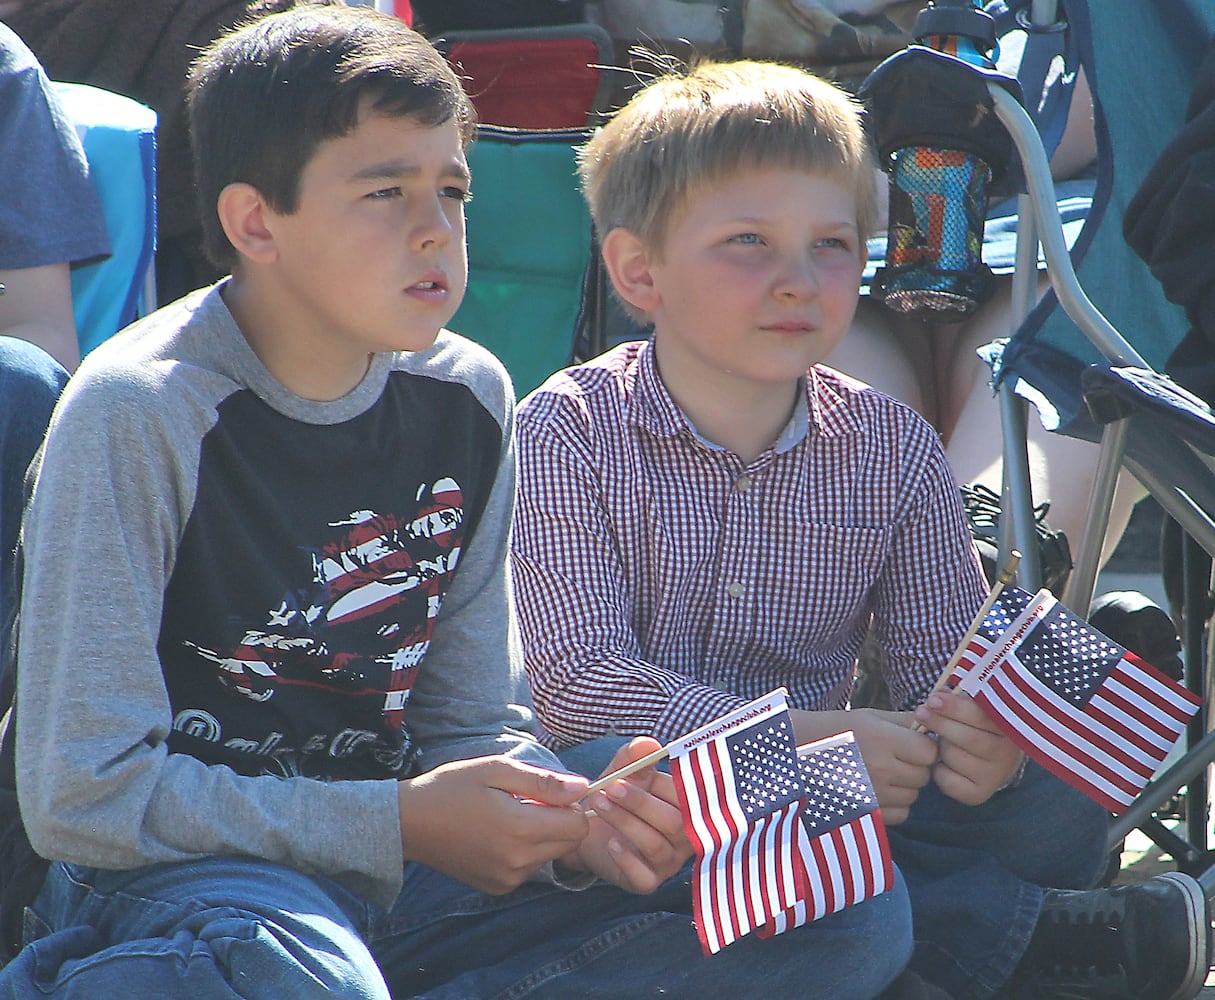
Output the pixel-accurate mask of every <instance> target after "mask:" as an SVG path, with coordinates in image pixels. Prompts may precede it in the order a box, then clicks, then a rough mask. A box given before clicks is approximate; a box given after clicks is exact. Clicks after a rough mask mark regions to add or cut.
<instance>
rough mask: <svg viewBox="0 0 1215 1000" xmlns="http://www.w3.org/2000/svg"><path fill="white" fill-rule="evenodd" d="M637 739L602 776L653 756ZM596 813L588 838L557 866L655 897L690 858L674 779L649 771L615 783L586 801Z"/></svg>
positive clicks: (649, 742)
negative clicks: (648, 893) (654, 893)
mask: <svg viewBox="0 0 1215 1000" xmlns="http://www.w3.org/2000/svg"><path fill="white" fill-rule="evenodd" d="M658 747H659V743H658V741H657V740H653V739H650V738H649V737H648V736H639V737H637V738H636V739H634V740H631V741H630V742H629V743H628V744H627V745H626V746H623V747H621V748H620V750H619V751H617V753H616V756H615V757H613V758H612V762H611V764H609V765H608V768H607V770H606V771H604V772H603V773H604V774H610V773H611V772H612V771H615V770H616V769H617V768H621V767H624V766H625V765H626V764H629V763H632V762H633V761H635V760H640V759H641V758H642V757H644V756H645V755H646V754H648V753H650V752H652V751H654V750H657V749H658ZM586 805H587V807H588V808H590V809H593V810H594V811H595V814H596V815H595V818H593V819H592V820H591V832H590V834H589V835H588V836H587V838H586V839H585V840H584V841H583V842H582V843H581V844H580V845H579V846H578V848H577V849H576V850H574V851H572V852H570V854H568V855H566V856H565V857H563V858H562V859H561V861H562V862H563V863H564V864H566V865H568V866H569V867H571V868H574V869H578V870H581V869H586V870H589V871H592V872H594V873H595V874H596V875H598V876H599V877H600V878H602V879H604V880H606V881H608V882H611V883H612V884H613V885H618V886H620V887H621V888H622V889H627V890H628V891H629V892H637V893H647V892H653V891H654V890H655V889H657V888H658V886H660V885H661V884H662V883H663V882H665V881H666V880H667V879H668V878H670V877H671V876H672V875H674V874H675V873H676V872H677V871H679V869H680V868H682V867H683V863H684V862H685V861H686V860H687V859H688V858H689V857H690V856H691V854H692V845H691V844H690V843H689V842H688V837H687V834H686V832H685V831H684V825H683V815H682V814H681V812H680V810H679V799H678V796H677V794H676V792H675V782H674V779H673V778H672V777H671V776H670V775H669V774H664V773H663V772H661V771H658V770H657V769H655V768H653V767H647V768H644V769H643V770H641V771H638V772H637V773H636V774H631V775H629V776H628V777H627V778H619V779H617V780H616V781H613V782H612V783H611V784H610V785H608V786H607V787H606V788H604V789H603V790H602V791H600V792H596V793H595V794H594V795H592V796H591V797H590V798H589V799H587V801H586Z"/></svg>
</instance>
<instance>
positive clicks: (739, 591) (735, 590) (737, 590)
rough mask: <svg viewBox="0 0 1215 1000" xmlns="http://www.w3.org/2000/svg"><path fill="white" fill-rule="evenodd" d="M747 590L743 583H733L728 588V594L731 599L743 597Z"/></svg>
mask: <svg viewBox="0 0 1215 1000" xmlns="http://www.w3.org/2000/svg"><path fill="white" fill-rule="evenodd" d="M746 589H747V588H746V587H744V586H743V585H742V584H741V583H732V584H730V586H728V587H727V588H726V593H727V594H729V595H730V596H731V597H742V595H743V592H744V591H745V590H746Z"/></svg>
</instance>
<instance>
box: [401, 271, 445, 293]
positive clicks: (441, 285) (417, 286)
mask: <svg viewBox="0 0 1215 1000" xmlns="http://www.w3.org/2000/svg"><path fill="white" fill-rule="evenodd" d="M407 291H411V292H445V291H447V278H446V277H445V276H444V275H442V274H430V275H427V276H426V277H425V278H423V279H422V280H421V281H416V282H414V283H413V284H412V285H410V286H409V288H408V289H407Z"/></svg>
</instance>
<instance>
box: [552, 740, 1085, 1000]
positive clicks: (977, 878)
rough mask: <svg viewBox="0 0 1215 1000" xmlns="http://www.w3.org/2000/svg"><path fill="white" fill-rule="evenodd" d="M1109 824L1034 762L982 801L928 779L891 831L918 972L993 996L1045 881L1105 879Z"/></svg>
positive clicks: (967, 992) (613, 744) (955, 988)
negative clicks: (972, 802) (962, 797)
mask: <svg viewBox="0 0 1215 1000" xmlns="http://www.w3.org/2000/svg"><path fill="white" fill-rule="evenodd" d="M623 742H625V741H624V740H622V739H620V738H617V737H604V738H603V739H599V740H591V741H589V742H587V743H584V744H581V745H580V746H576V747H571V748H570V749H568V750H563V751H562V752H561V757H562V760H564V761H565V763H566V765H567V766H569V767H571V768H572V769H573V770H576V771H579V772H581V773H583V774H588V775H589V774H597V773H598V772H599V770H601V769H602V768H603V767H605V766H606V765H607V763H608V761H609V760H610V759H611V756H612V753H613V752H614V751H615V750H616V749H617V748H618V747H619V746H620V745H621V744H622V743H623ZM1108 826H1109V814H1108V813H1107V812H1105V810H1104V809H1102V808H1101V807H1100V806H1098V805H1097V804H1096V803H1095V802H1093V801H1092V800H1091V799H1089V798H1087V797H1086V796H1084V795H1082V794H1081V793H1080V792H1078V791H1076V790H1075V789H1073V788H1071V787H1070V786H1068V785H1066V784H1064V783H1063V782H1062V781H1060V780H1059V779H1057V778H1055V777H1054V776H1053V775H1051V774H1050V773H1049V772H1048V771H1046V770H1044V769H1043V768H1041V767H1039V766H1038V765H1036V764H1033V763H1030V764H1029V765H1028V766H1027V767H1026V769H1025V776H1024V777H1023V778H1022V780H1021V782H1020V783H1019V784H1018V785H1017V786H1016V787H1015V788H1009V789H1006V790H1005V791H1002V792H999V793H997V794H996V795H994V796H993V797H992V798H990V799H989V800H988V801H987V802H985V803H983V804H982V805H980V806H967V805H962V804H961V803H959V802H956V801H954V800H953V799H951V798H949V797H948V796H946V795H944V794H942V793H941V791H940V790H939V789H938V788H937V787H936V786H935V785H931V784H930V785H928V786H927V787H926V788H924V789H923V791H921V793H920V797H919V798H918V799H917V801H916V803H915V805H914V806H912V809H911V815H910V816H909V817H908V819H907V821H906V822H904V823H900V824H899V825H898V826H892V827H889V828H888V830H887V832H888V834H889V837H890V852H891V855H892V856H893V858H894V861H895V863H896V865H897V866H898V868H899V870H900V871H901V872H902V875H903V877H904V879H905V880H906V883H907V891H908V894H909V895H910V898H911V911H912V921H913V928H914V934H915V952H914V955H913V957H912V960H911V966H910V967H911V968H912V970H914V971H915V972H917V973H919V975H921V976H922V977H923V978H924V979H926V980H928V981H929V982H932V983H935V984H936V985H938V986H940V987H941V988H942V989H944V990H945V991H946V992H947V993H949V994H950V996H953V997H957V998H959V1000H985V998H987V997H990V996H991V995H992V994H993V993H995V992H996V991H997V990H998V989H999V988H1000V987H1001V986H1003V985H1004V983H1005V982H1007V980H1008V978H1009V976H1010V975H1011V974H1012V971H1013V969H1014V968H1015V967H1016V965H1017V962H1018V961H1020V959H1021V956H1022V955H1023V954H1024V953H1025V949H1026V948H1027V947H1028V945H1029V939H1030V937H1031V935H1032V934H1033V930H1034V925H1035V924H1036V923H1037V920H1038V913H1039V912H1040V910H1041V908H1042V896H1043V892H1044V891H1045V889H1047V888H1054V889H1085V888H1088V887H1090V886H1092V885H1093V884H1094V883H1095V882H1096V880H1097V878H1098V876H1099V875H1100V874H1101V872H1102V870H1103V869H1104V866H1105V860H1106V855H1105V844H1106V835H1107V831H1108ZM773 995H774V996H776V995H778V994H775V993H774V994H773Z"/></svg>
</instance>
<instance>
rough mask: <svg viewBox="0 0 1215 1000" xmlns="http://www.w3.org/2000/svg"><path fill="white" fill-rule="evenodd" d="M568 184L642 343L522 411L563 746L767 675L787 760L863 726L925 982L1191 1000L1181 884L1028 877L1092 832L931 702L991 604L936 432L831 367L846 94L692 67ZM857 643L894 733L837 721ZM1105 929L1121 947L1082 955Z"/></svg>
mask: <svg viewBox="0 0 1215 1000" xmlns="http://www.w3.org/2000/svg"><path fill="white" fill-rule="evenodd" d="M580 172H581V177H582V182H583V187H584V191H585V194H586V197H587V200H588V202H589V204H590V207H591V212H592V215H593V217H594V220H595V224H596V227H597V230H598V233H599V236H600V240H601V246H602V254H603V261H604V264H605V266H606V268H607V271H608V274H609V275H610V277H611V281H612V285H613V287H614V289H615V291H616V293H617V294H618V296H619V297H620V299H621V301H622V302H623V303H624V304H625V306H626V308H628V309H629V310H630V311H631V312H633V314H634V315H635V316H637V317H639V318H643V319H645V320H647V321H648V322H650V323H652V324H653V327H654V330H653V336H652V338H651V339H650V340H649V341H646V342H637V343H629V344H624V345H621V346H620V347H618V348H616V349H614V350H611V351H609V352H608V353H607V354H605V355H603V356H602V357H600V358H597V359H595V360H593V361H590V362H588V363H587V364H585V365H580V366H578V367H575V368H571V369H567V370H566V371H564V372H562V373H559V374H557V375H555V376H554V377H553V378H551V379H550V380H549V381H548V382H547V383H546V384H545V385H543V386H542V387H541V388H540V389H538V390H537V391H536V392H535V393H534V394H533V395H531V396H530V397H529V398H528V399H527V400H525V401H524V403H523V404H521V406H520V410H519V418H518V428H517V436H518V441H519V451H520V500H519V507H518V511H517V513H516V521H515V527H516V530H515V537H514V542H513V551H514V564H515V571H516V583H517V585H516V592H517V594H518V595H519V604H520V612H521V621H522V625H523V633H524V648H525V657H526V663H527V668H528V672H529V676H530V679H531V684H532V690H533V695H534V698H535V702H536V706H537V710H538V713H539V716H540V719H541V722H542V723H543V725H544V727H545V729H546V731H547V739H548V742H549V743H550V745H553V746H558V747H563V746H568V745H570V744H579V743H583V744H584V746H585V747H596V746H598V747H603V746H607V747H611V746H614V745H615V743H614V742H613V740H612V739H607V740H600V741H599V742H594V741H596V740H597V739H598V738H600V737H604V736H606V735H608V734H610V735H611V736H612V737H614V738H615V740H616V742H618V741H619V739H620V738H621V737H626V736H631V735H635V734H646V735H652V736H654V737H656V738H657V739H659V740H664V741H665V740H668V739H670V738H672V737H674V736H677V735H679V734H680V733H682V732H684V731H687V730H688V729H690V728H692V727H694V726H696V725H699V724H702V723H703V722H705V721H707V720H708V719H711V718H713V717H715V716H716V715H717V714H719V713H720V712H722V711H725V710H727V709H729V708H732V707H734V706H736V705H738V704H741V703H742V702H743V701H745V700H746V699H749V698H751V697H754V696H756V695H758V694H760V693H762V692H765V691H768V690H770V689H772V688H773V687H776V686H777V685H783V686H785V687H787V688H788V690H789V692H790V695H791V703H792V704H793V705H794V706H795V707H796V708H797V709H798V711H795V712H794V713H793V714H794V721H795V726H796V727H797V729H798V736H799V737H800V738H801V739H802V740H810V739H813V738H816V737H820V736H823V735H826V734H829V733H834V732H838V731H840V730H843V729H852V730H854V731H855V732H856V734H857V739H858V741H859V744H860V747H861V749H862V751H863V753H864V755H865V759H866V763H867V765H868V767H869V770H870V772H871V774H872V776H873V778H874V782H875V787H876V790H877V794H878V798H879V801H880V804H881V807H882V813H883V815H884V817H885V819H886V821H887V823H888V824H890V825H891V828H892V844H893V846H894V857H895V860H896V862H897V863H899V865H900V866H901V867H902V869H903V873H904V875H905V877H906V879H907V883H908V887H909V890H910V892H911V898H912V907H913V915H914V918H915V931H916V942H917V944H916V951H915V955H914V957H913V960H912V968H913V969H915V970H916V971H918V972H919V973H920V974H922V975H923V976H924V977H925V978H926V979H928V980H930V981H933V982H935V983H936V984H938V985H940V986H941V987H943V988H944V989H946V990H947V991H948V992H949V993H950V994H951V995H953V996H956V997H959V998H965V1000H975V998H983V997H987V996H991V995H992V994H994V993H995V992H996V991H997V990H1000V989H1003V988H1006V987H1008V988H1010V989H1012V990H1020V991H1022V992H1023V995H1025V996H1032V997H1035V998H1041V997H1049V996H1052V995H1054V994H1053V993H1052V992H1051V991H1052V990H1053V989H1055V988H1056V986H1059V985H1060V984H1062V985H1063V987H1064V988H1066V989H1076V990H1079V991H1080V992H1078V993H1074V994H1073V993H1068V994H1067V995H1068V996H1073V995H1076V996H1098V995H1100V996H1107V995H1111V994H1109V993H1107V992H1102V990H1107V989H1108V981H1107V980H1106V979H1102V978H1101V977H1103V976H1105V975H1106V973H1107V971H1109V970H1112V972H1110V974H1111V975H1113V976H1114V977H1115V978H1116V979H1117V978H1119V977H1120V981H1121V982H1122V983H1123V986H1122V987H1121V988H1122V989H1123V991H1124V992H1123V993H1117V994H1116V995H1119V996H1121V995H1126V996H1128V997H1130V996H1133V997H1138V998H1145V997H1174V996H1183V995H1184V996H1189V995H1192V994H1191V992H1190V991H1191V990H1196V989H1197V987H1198V985H1200V984H1201V981H1202V978H1203V975H1204V974H1205V968H1206V960H1207V945H1206V936H1205V932H1204V931H1203V930H1202V927H1203V926H1204V919H1205V918H1204V903H1203V898H1202V893H1201V889H1200V888H1199V887H1198V885H1197V883H1196V882H1194V880H1192V879H1189V878H1188V877H1186V876H1175V877H1169V878H1167V879H1157V880H1154V881H1153V882H1150V883H1146V884H1142V885H1138V886H1134V887H1123V888H1120V889H1114V890H1102V891H1096V892H1091V893H1090V892H1067V891H1062V890H1058V889H1053V888H1051V889H1046V888H1043V887H1044V886H1067V887H1071V888H1074V889H1081V888H1084V887H1086V886H1088V885H1090V884H1092V882H1093V880H1094V879H1095V877H1096V875H1097V874H1098V871H1099V869H1100V867H1101V862H1102V859H1103V854H1104V842H1105V829H1106V817H1105V816H1104V814H1103V813H1101V811H1100V810H1099V809H1098V808H1097V807H1096V806H1095V805H1093V804H1092V803H1091V802H1088V801H1087V800H1085V799H1083V798H1082V797H1081V796H1080V795H1078V793H1075V792H1073V791H1071V790H1070V789H1068V788H1067V787H1066V786H1064V785H1063V784H1062V783H1061V782H1058V781H1057V780H1055V779H1053V778H1051V777H1050V776H1048V775H1047V774H1046V773H1045V772H1044V771H1041V770H1040V769H1036V768H1034V767H1032V766H1031V767H1029V768H1028V769H1025V767H1024V761H1023V760H1022V758H1021V755H1020V754H1019V753H1018V751H1017V750H1016V748H1015V747H1014V746H1013V744H1012V743H1011V742H1010V741H1009V740H1008V739H1007V738H1005V737H1004V736H1003V735H1002V734H1001V733H1000V732H999V730H998V729H997V728H996V727H995V725H994V724H993V723H991V722H990V721H989V720H988V719H987V718H986V717H985V716H984V714H983V712H982V711H981V710H980V709H979V708H978V707H977V706H976V705H975V704H974V703H973V702H971V701H970V700H969V699H967V698H965V697H964V696H961V695H954V694H949V693H943V694H936V695H933V696H932V697H928V698H927V700H925V699H926V696H927V693H928V691H929V689H930V687H931V686H932V683H933V681H934V680H935V678H936V676H937V675H938V673H939V671H940V670H941V668H942V666H943V665H944V663H945V662H946V661H947V660H948V658H949V656H950V654H951V652H952V650H953V646H954V644H956V642H957V641H958V638H959V637H960V636H961V635H962V633H963V632H964V631H965V629H966V626H967V625H968V624H969V622H970V620H971V618H972V617H973V615H974V613H975V611H976V610H977V608H978V607H979V605H980V604H981V602H982V599H983V594H984V587H983V581H982V577H981V574H980V570H979V567H978V563H977V560H976V557H975V553H974V550H973V547H972V545H971V542H970V538H969V533H968V531H967V527H966V524H965V521H964V517H963V513H962V507H961V503H960V499H959V494H958V489H957V487H956V485H955V483H954V481H953V479H952V477H951V475H950V472H949V468H948V465H947V463H946V460H945V457H944V454H943V451H942V448H941V445H940V442H939V440H938V439H937V436H936V434H935V433H934V432H933V431H932V429H931V428H930V427H929V426H928V424H927V423H925V422H924V421H923V420H922V419H921V418H920V417H919V416H918V415H917V414H915V413H914V412H913V411H912V410H911V409H909V408H908V407H906V406H904V405H902V404H900V403H898V402H897V401H895V400H894V399H892V398H890V397H888V396H885V395H883V394H880V393H878V392H876V391H874V390H872V389H870V388H869V387H867V386H865V385H862V384H860V383H858V382H856V381H855V380H852V379H850V378H848V377H846V376H844V375H842V374H840V373H838V372H836V371H833V370H831V369H829V368H826V367H824V366H823V365H821V364H820V362H821V361H822V360H823V358H825V357H826V356H827V355H828V354H830V353H831V351H832V349H833V348H834V347H835V346H836V345H837V344H838V343H839V342H840V340H841V338H843V337H844V335H845V333H846V332H847V330H848V328H849V324H850V323H851V321H852V317H853V312H854V310H855V307H856V302H857V294H858V287H859V282H860V275H861V269H862V266H863V264H864V259H865V257H864V254H865V238H866V237H867V236H868V235H869V234H870V232H871V230H872V228H873V225H874V222H875V215H876V206H875V204H874V197H875V196H874V187H873V170H872V162H871V159H870V155H869V153H868V150H867V147H866V143H865V138H864V134H863V129H862V123H861V119H860V115H859V113H858V110H857V108H856V106H855V105H854V104H853V102H852V100H851V99H850V98H849V97H848V96H847V95H845V94H844V93H843V92H842V91H840V90H839V89H837V88H835V87H834V86H832V85H831V84H829V83H826V82H824V81H822V80H820V79H817V78H815V77H814V76H812V75H810V74H808V73H805V72H803V71H801V70H799V69H796V68H792V67H785V66H779V65H774V64H767V63H757V62H737V63H713V62H705V63H702V64H700V65H698V66H695V67H693V68H692V69H690V70H689V71H687V72H686V73H675V74H668V75H664V76H662V77H660V78H659V79H657V80H656V81H655V82H654V83H652V84H651V85H650V86H648V87H647V88H645V89H644V90H642V91H641V92H640V93H639V94H638V95H637V96H636V97H635V98H634V99H633V100H632V101H631V102H630V103H629V104H628V105H627V106H626V107H625V108H624V109H623V110H622V111H621V112H620V113H618V114H617V115H616V116H615V117H614V118H613V119H612V120H611V122H609V124H608V125H607V126H605V127H604V128H603V129H602V130H601V131H600V132H599V133H598V134H597V135H596V136H595V137H594V138H592V140H591V141H590V142H589V143H588V144H587V145H586V147H585V148H584V150H583V151H582V156H581V160H580ZM871 630H872V634H873V636H874V638H875V640H876V642H877V644H878V647H879V649H880V655H881V663H882V670H883V673H884V676H885V679H886V681H887V683H888V685H889V688H890V690H891V692H892V695H893V699H894V703H895V706H896V708H897V709H898V710H897V711H894V712H881V711H876V710H873V709H855V710H851V709H849V706H848V699H849V694H850V691H851V689H852V684H853V674H854V669H855V664H856V660H857V657H858V654H859V652H860V649H861V644H862V642H864V640H865V637H866V635H867V634H868V633H870V631H871ZM913 720H914V721H918V722H920V723H921V724H922V725H923V726H924V727H926V728H927V730H928V732H927V733H924V732H917V731H913V730H912V728H911V723H912V722H913ZM585 741H592V742H591V743H586V742H585ZM584 752H586V753H588V754H589V752H590V751H589V750H584ZM1023 770H1024V774H1023V775H1022V771H1023ZM1094 912H1102V913H1110V914H1116V916H1113V917H1111V918H1110V920H1111V923H1113V924H1114V925H1116V926H1121V927H1122V928H1123V930H1122V931H1121V932H1120V933H1113V934H1111V935H1110V936H1109V937H1108V938H1107V939H1104V940H1102V941H1101V942H1098V943H1093V942H1090V941H1087V940H1086V939H1084V938H1083V934H1084V933H1086V930H1087V927H1088V926H1090V925H1091V922H1092V914H1093V913H1094ZM1165 927H1167V928H1168V930H1167V931H1166V930H1165ZM1095 969H1100V970H1101V971H1100V973H1098V972H1096V971H1093V970H1095Z"/></svg>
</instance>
